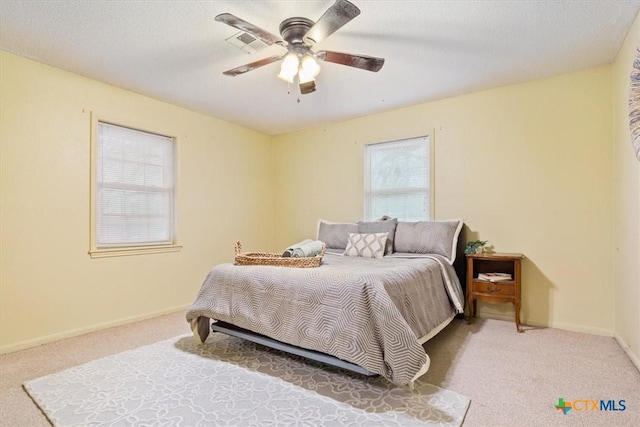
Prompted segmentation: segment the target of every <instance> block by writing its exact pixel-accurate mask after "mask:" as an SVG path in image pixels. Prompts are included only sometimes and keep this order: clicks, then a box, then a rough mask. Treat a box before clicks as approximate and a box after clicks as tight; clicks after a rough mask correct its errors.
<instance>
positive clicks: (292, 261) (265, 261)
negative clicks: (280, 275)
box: [235, 240, 326, 268]
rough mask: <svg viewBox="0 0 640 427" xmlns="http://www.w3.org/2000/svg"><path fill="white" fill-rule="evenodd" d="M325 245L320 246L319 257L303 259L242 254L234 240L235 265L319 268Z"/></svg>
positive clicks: (272, 254)
mask: <svg viewBox="0 0 640 427" xmlns="http://www.w3.org/2000/svg"><path fill="white" fill-rule="evenodd" d="M325 250H326V245H324V244H323V245H322V252H320V255H316V256H312V257H304V258H294V257H283V256H282V255H280V254H274V253H268V252H244V253H242V246H241V245H240V241H239V240H236V262H235V265H273V266H276V267H296V268H310V267H320V263H321V262H322V257H323V256H324V253H325Z"/></svg>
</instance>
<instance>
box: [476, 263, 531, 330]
mask: <svg viewBox="0 0 640 427" xmlns="http://www.w3.org/2000/svg"><path fill="white" fill-rule="evenodd" d="M522 258H524V255H522V254H503V253H492V254H472V255H467V305H468V306H469V318H468V319H467V323H471V322H472V321H473V317H474V316H475V314H476V300H480V301H484V302H488V303H490V304H501V303H505V302H510V303H513V305H514V306H515V308H516V315H515V317H516V329H517V330H518V332H522V329H520V261H521V260H522ZM480 273H508V274H511V277H512V278H513V280H508V281H502V282H489V281H486V280H479V279H478V274H480Z"/></svg>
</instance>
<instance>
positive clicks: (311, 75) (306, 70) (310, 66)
mask: <svg viewBox="0 0 640 427" xmlns="http://www.w3.org/2000/svg"><path fill="white" fill-rule="evenodd" d="M318 74H320V65H318V62H317V61H316V59H315V58H314V57H313V56H311V55H305V56H303V57H302V61H300V69H299V71H298V81H299V82H300V83H307V82H310V81H313V80H314V79H315V78H316V76H317V75H318Z"/></svg>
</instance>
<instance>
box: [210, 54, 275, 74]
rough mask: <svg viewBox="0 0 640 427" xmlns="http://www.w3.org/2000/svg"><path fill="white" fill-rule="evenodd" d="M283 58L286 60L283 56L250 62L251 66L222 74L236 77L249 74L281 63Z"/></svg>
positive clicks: (246, 65) (244, 66)
mask: <svg viewBox="0 0 640 427" xmlns="http://www.w3.org/2000/svg"><path fill="white" fill-rule="evenodd" d="M282 58H284V55H283V56H270V57H268V58H263V59H260V60H258V61H254V62H250V63H249V64H245V65H241V66H239V67H236V68H232V69H230V70H227V71H225V72H224V73H222V74H224V75H225V76H231V77H235V76H237V75H239V74H244V73H247V72H249V71H251V70H255V69H256V68H260V67H262V66H263V65H269V64H271V63H273V62H276V61H279V60H281V59H282Z"/></svg>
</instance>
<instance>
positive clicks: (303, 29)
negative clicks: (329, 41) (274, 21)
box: [280, 17, 314, 45]
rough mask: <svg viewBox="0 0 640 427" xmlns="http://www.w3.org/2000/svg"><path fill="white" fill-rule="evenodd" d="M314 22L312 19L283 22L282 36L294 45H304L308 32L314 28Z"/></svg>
mask: <svg viewBox="0 0 640 427" xmlns="http://www.w3.org/2000/svg"><path fill="white" fill-rule="evenodd" d="M313 24H314V22H313V21H312V20H311V19H307V18H302V17H294V18H288V19H285V20H284V21H282V23H281V24H280V35H282V38H283V39H285V40H286V41H287V43H289V44H292V45H304V41H303V38H304V36H305V34H307V32H309V30H310V29H311V27H313Z"/></svg>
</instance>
